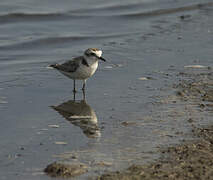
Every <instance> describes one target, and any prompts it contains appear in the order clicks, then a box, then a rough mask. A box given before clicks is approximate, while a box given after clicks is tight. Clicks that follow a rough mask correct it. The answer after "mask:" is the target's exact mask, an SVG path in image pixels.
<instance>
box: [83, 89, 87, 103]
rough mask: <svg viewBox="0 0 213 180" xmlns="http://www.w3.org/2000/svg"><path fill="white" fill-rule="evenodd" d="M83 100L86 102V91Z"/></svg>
mask: <svg viewBox="0 0 213 180" xmlns="http://www.w3.org/2000/svg"><path fill="white" fill-rule="evenodd" d="M83 100H84V101H86V93H85V90H83Z"/></svg>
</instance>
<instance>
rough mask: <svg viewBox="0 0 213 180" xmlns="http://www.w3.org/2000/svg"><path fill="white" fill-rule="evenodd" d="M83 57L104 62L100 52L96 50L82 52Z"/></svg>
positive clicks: (90, 49)
mask: <svg viewBox="0 0 213 180" xmlns="http://www.w3.org/2000/svg"><path fill="white" fill-rule="evenodd" d="M84 55H85V56H87V57H95V58H97V59H100V60H102V61H106V60H105V59H104V58H103V57H102V56H101V55H102V51H101V50H100V49H97V48H89V49H87V50H86V51H85V52H84Z"/></svg>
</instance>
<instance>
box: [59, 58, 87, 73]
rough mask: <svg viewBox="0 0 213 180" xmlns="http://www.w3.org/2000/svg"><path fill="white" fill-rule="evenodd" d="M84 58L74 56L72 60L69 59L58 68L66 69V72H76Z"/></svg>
mask: <svg viewBox="0 0 213 180" xmlns="http://www.w3.org/2000/svg"><path fill="white" fill-rule="evenodd" d="M82 59H83V56H79V57H76V58H73V59H72V60H69V61H67V62H65V63H63V64H60V65H58V66H57V67H56V69H58V70H61V71H65V72H75V71H76V70H77V69H78V67H79V65H80V63H81V61H82Z"/></svg>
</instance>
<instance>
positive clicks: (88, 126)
mask: <svg viewBox="0 0 213 180" xmlns="http://www.w3.org/2000/svg"><path fill="white" fill-rule="evenodd" d="M73 95H74V98H73V100H69V101H67V102H64V103H62V104H60V105H58V106H51V107H52V108H53V109H54V110H56V111H57V112H58V113H59V114H61V115H62V116H63V117H64V118H65V119H66V120H68V121H69V122H70V123H72V124H73V125H75V126H79V127H80V128H81V129H82V130H83V133H84V134H85V135H86V136H87V137H88V138H96V137H100V136H101V133H100V128H99V127H98V119H97V116H96V114H95V111H94V110H93V109H92V108H91V107H90V105H88V104H87V103H86V99H85V93H83V97H84V98H83V100H80V101H77V100H75V93H74V94H73Z"/></svg>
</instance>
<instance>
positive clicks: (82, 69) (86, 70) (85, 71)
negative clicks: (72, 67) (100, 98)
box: [76, 61, 98, 79]
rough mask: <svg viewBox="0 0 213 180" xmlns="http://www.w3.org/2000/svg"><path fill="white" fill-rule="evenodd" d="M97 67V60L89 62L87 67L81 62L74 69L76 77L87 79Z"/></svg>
mask: <svg viewBox="0 0 213 180" xmlns="http://www.w3.org/2000/svg"><path fill="white" fill-rule="evenodd" d="M97 68H98V61H96V62H94V63H93V64H91V65H90V66H89V67H88V66H85V65H83V64H81V65H80V66H79V68H78V69H77V71H76V74H77V76H78V77H76V79H88V78H89V77H91V76H92V75H93V74H94V73H95V71H96V70H97Z"/></svg>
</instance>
